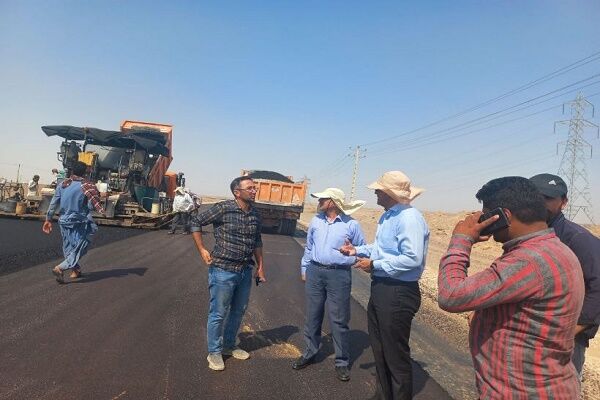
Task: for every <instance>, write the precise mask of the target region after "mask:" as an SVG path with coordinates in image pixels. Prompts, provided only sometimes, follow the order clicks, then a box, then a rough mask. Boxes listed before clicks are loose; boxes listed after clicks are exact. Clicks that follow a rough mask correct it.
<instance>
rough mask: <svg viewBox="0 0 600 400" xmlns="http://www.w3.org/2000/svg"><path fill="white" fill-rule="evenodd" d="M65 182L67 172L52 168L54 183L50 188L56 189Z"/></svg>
mask: <svg viewBox="0 0 600 400" xmlns="http://www.w3.org/2000/svg"><path fill="white" fill-rule="evenodd" d="M64 180H65V171H64V170H63V169H61V170H60V171H59V170H58V169H57V168H52V183H51V184H50V186H52V187H54V188H55V187H56V186H58V185H60V183H61V182H62V181H64Z"/></svg>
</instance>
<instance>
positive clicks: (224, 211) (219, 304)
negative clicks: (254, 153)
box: [192, 176, 266, 371]
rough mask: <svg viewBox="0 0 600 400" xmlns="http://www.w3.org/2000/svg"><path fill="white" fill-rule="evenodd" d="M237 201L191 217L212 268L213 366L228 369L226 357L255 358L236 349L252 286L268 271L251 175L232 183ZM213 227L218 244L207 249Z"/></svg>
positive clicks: (209, 329)
mask: <svg viewBox="0 0 600 400" xmlns="http://www.w3.org/2000/svg"><path fill="white" fill-rule="evenodd" d="M230 189H231V192H232V193H233V196H234V199H233V200H226V201H222V202H220V203H216V204H215V205H213V206H212V207H210V208H209V209H208V210H206V211H203V212H200V213H198V214H197V215H196V216H194V217H193V218H192V236H193V238H194V242H195V243H196V247H197V248H198V251H199V252H200V256H201V257H202V259H203V260H204V262H205V263H206V264H207V265H208V266H209V269H208V289H209V293H210V304H209V310H208V322H207V329H206V331H207V344H208V356H207V360H208V367H209V368H210V369H212V370H215V371H222V370H224V369H225V363H224V362H223V355H226V356H229V355H230V356H233V357H234V358H236V359H239V360H246V359H248V358H249V357H250V354H249V353H248V352H247V351H245V350H243V349H241V348H239V347H238V346H237V345H236V339H237V333H238V330H239V328H240V324H241V322H242V318H243V316H244V313H245V312H246V307H247V306H248V300H249V298H250V288H251V287H252V270H253V267H254V266H255V265H256V270H255V273H254V274H255V278H256V284H257V285H258V283H259V282H266V278H265V272H264V268H263V252H262V238H261V234H260V229H261V223H260V218H259V215H258V212H257V211H256V209H255V208H254V207H253V205H252V203H254V199H255V197H256V191H257V188H256V184H255V183H254V181H253V180H252V179H251V178H249V177H244V176H243V177H239V178H235V179H234V180H233V181H232V182H231V184H230ZM209 224H212V225H213V230H214V236H215V246H214V248H213V249H212V251H208V250H207V249H206V248H205V247H204V243H203V241H202V226H205V225H209Z"/></svg>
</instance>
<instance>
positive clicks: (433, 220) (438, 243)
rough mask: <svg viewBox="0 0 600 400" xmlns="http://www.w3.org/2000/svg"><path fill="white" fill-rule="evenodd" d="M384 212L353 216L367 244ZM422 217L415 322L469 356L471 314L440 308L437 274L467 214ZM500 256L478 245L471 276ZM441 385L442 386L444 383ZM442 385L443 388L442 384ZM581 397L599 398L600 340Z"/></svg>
mask: <svg viewBox="0 0 600 400" xmlns="http://www.w3.org/2000/svg"><path fill="white" fill-rule="evenodd" d="M381 213H382V211H381V209H369V208H362V209H360V210H358V211H357V212H356V213H354V214H353V215H352V217H354V218H355V219H356V220H357V221H359V222H360V224H361V227H362V230H363V232H364V234H365V238H366V240H367V241H368V242H372V241H373V240H374V238H375V231H376V229H377V222H378V220H379V217H380V216H381ZM314 214H315V207H314V205H308V206H307V207H305V212H304V213H303V214H302V216H301V222H302V223H303V224H305V225H308V223H309V222H310V219H311V218H312V217H313V216H314ZM423 214H424V216H425V219H426V220H427V224H428V225H429V230H430V232H431V236H430V239H429V250H428V255H427V265H426V268H425V272H424V273H423V277H422V278H421V281H420V285H421V292H422V297H423V302H422V305H421V310H420V311H419V313H418V314H417V316H416V320H417V321H418V322H421V323H422V324H424V325H426V326H427V327H428V329H431V330H432V332H435V333H436V334H438V335H441V336H442V337H444V339H446V341H447V342H448V344H449V346H452V349H450V350H451V351H452V352H456V353H461V352H462V353H463V354H466V353H468V348H469V347H468V334H469V326H468V319H467V315H468V314H467V313H460V314H451V313H447V312H445V311H442V310H441V309H440V308H439V307H438V305H437V274H438V266H439V262H440V259H441V257H442V255H443V254H444V253H445V251H446V249H447V247H448V243H449V241H450V237H451V235H452V230H453V229H454V226H455V225H456V223H457V222H458V221H460V220H462V219H463V218H464V217H465V216H466V215H467V213H466V212H460V213H444V212H424V213H423ZM586 228H588V229H589V230H590V231H591V232H592V233H594V234H595V235H596V236H600V226H598V225H595V226H587V225H586ZM501 254H502V246H501V245H500V244H499V243H495V242H493V241H489V242H485V243H478V244H477V245H476V246H474V248H473V251H472V253H471V266H470V273H476V272H478V271H481V270H483V269H485V268H487V267H488V266H489V265H490V264H491V263H492V261H493V260H494V259H495V258H497V257H498V256H500V255H501ZM424 368H425V369H426V370H427V371H428V372H430V373H431V374H432V377H433V378H434V379H436V380H437V381H440V380H439V379H438V378H436V376H435V373H434V372H432V371H431V368H432V367H431V366H424ZM473 379H474V378H473ZM440 384H442V382H441V381H440ZM442 386H444V385H443V384H442ZM445 389H446V390H448V391H449V392H451V390H449V389H448V388H446V387H445ZM582 398H583V399H584V400H594V399H600V339H598V337H596V338H595V339H594V340H592V342H591V343H590V348H589V349H588V351H587V352H586V362H585V366H584V372H583V396H582Z"/></svg>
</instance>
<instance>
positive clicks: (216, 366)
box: [206, 347, 250, 371]
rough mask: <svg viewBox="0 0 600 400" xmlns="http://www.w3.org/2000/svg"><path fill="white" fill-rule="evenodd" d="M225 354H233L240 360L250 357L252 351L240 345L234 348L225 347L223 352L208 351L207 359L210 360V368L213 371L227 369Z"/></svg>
mask: <svg viewBox="0 0 600 400" xmlns="http://www.w3.org/2000/svg"><path fill="white" fill-rule="evenodd" d="M223 356H232V357H233V358H235V359H238V360H247V359H249V358H250V353H248V352H247V351H246V350H242V349H240V348H239V347H234V348H232V349H223V351H222V352H221V353H208V357H206V360H207V361H208V368H210V369H212V370H213V371H223V370H224V369H225V362H224V361H223Z"/></svg>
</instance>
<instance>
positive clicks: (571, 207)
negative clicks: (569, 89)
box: [554, 93, 600, 223]
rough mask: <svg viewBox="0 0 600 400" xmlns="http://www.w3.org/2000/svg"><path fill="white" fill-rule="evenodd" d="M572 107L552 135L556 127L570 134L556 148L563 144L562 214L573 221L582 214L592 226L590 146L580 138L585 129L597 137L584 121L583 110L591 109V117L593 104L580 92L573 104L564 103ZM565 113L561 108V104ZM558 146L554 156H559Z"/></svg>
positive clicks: (560, 171) (595, 128) (555, 125)
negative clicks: (566, 197)
mask: <svg viewBox="0 0 600 400" xmlns="http://www.w3.org/2000/svg"><path fill="white" fill-rule="evenodd" d="M567 104H568V105H569V106H570V107H571V119H570V120H565V121H558V122H555V123H554V132H555V133H556V127H557V126H559V125H563V126H564V125H568V126H569V135H568V138H567V140H566V141H564V142H561V143H559V144H558V146H561V145H564V147H565V149H564V151H563V154H562V159H561V162H560V167H559V168H558V175H560V176H562V177H563V178H565V180H566V182H567V185H568V188H569V202H568V203H567V207H566V208H565V210H564V212H565V215H566V217H567V218H568V219H569V220H571V221H572V220H574V219H575V217H576V216H577V215H578V214H579V213H580V212H581V213H583V214H585V216H586V217H587V218H588V219H589V221H590V222H591V223H594V220H593V218H592V215H593V213H592V200H591V197H590V185H589V181H588V176H587V170H586V159H587V158H591V157H592V145H590V144H589V143H588V142H586V141H585V140H584V139H583V134H584V131H585V130H586V129H588V128H591V129H594V130H595V131H596V136H597V137H598V136H599V135H600V131H599V129H598V125H596V124H594V123H592V122H590V121H587V120H586V119H585V112H586V109H588V108H591V109H592V117H593V116H594V105H593V104H592V103H590V102H589V101H587V100H586V99H585V98H584V97H583V95H582V94H581V93H579V94H578V95H577V98H575V100H574V101H572V102H569V103H567ZM563 113H564V105H563ZM558 146H557V153H558Z"/></svg>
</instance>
